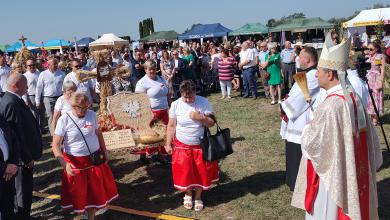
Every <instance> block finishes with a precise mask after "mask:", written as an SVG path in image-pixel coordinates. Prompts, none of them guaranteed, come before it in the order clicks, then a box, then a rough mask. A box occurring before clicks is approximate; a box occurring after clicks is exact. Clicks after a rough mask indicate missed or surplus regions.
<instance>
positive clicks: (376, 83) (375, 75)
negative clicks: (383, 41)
mask: <svg viewBox="0 0 390 220" xmlns="http://www.w3.org/2000/svg"><path fill="white" fill-rule="evenodd" d="M368 50H369V51H368V57H369V61H370V62H371V69H370V70H368V71H367V79H368V85H369V86H370V88H371V89H372V95H373V97H374V101H375V105H376V107H377V108H378V111H379V114H383V113H384V111H383V82H384V79H385V64H386V60H385V56H383V54H382V53H381V46H380V44H379V43H378V42H375V41H374V42H372V43H370V44H369V45H368ZM367 112H368V114H370V115H371V119H372V122H373V123H374V125H377V124H378V118H377V116H376V114H375V109H374V105H373V103H372V101H371V99H368V106H367Z"/></svg>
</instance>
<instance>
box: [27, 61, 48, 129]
mask: <svg viewBox="0 0 390 220" xmlns="http://www.w3.org/2000/svg"><path fill="white" fill-rule="evenodd" d="M26 66H27V72H25V73H24V74H23V75H24V76H25V77H26V79H27V94H26V95H24V96H23V100H24V101H25V102H26V103H27V105H28V107H29V108H30V109H31V112H32V113H33V114H34V117H35V118H36V119H37V120H38V121H39V122H40V125H41V130H42V129H43V123H42V122H43V121H44V115H45V112H44V111H43V108H40V109H38V108H37V107H36V106H37V105H36V103H35V93H36V87H37V82H38V77H39V74H40V72H39V70H38V69H37V67H36V64H35V62H34V60H32V59H29V60H27V61H26Z"/></svg>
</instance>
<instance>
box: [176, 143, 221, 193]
mask: <svg viewBox="0 0 390 220" xmlns="http://www.w3.org/2000/svg"><path fill="white" fill-rule="evenodd" d="M174 145H175V148H174V149H173V153H172V175H173V184H174V187H175V188H176V189H178V190H181V191H186V190H188V189H193V188H202V189H203V190H207V189H210V188H211V187H212V186H213V185H214V184H215V183H216V182H218V181H219V175H218V161H213V162H210V161H205V160H203V155H202V146H201V145H186V144H184V143H181V142H180V141H179V140H177V139H175V141H174Z"/></svg>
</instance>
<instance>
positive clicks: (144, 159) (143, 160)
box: [139, 154, 150, 164]
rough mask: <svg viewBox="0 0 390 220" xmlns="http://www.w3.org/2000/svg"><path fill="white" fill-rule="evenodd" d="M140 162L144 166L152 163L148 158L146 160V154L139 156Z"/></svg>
mask: <svg viewBox="0 0 390 220" xmlns="http://www.w3.org/2000/svg"><path fill="white" fill-rule="evenodd" d="M139 162H141V163H143V164H150V161H149V159H148V158H146V155H145V154H141V155H140V156H139Z"/></svg>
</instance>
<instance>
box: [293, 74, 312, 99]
mask: <svg viewBox="0 0 390 220" xmlns="http://www.w3.org/2000/svg"><path fill="white" fill-rule="evenodd" d="M293 77H294V80H295V82H296V83H297V84H298V86H299V88H300V89H301V91H302V92H303V95H304V96H305V99H306V102H308V103H310V102H311V97H310V92H309V87H308V85H307V78H306V72H298V73H296V74H295V75H294V76H293Z"/></svg>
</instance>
